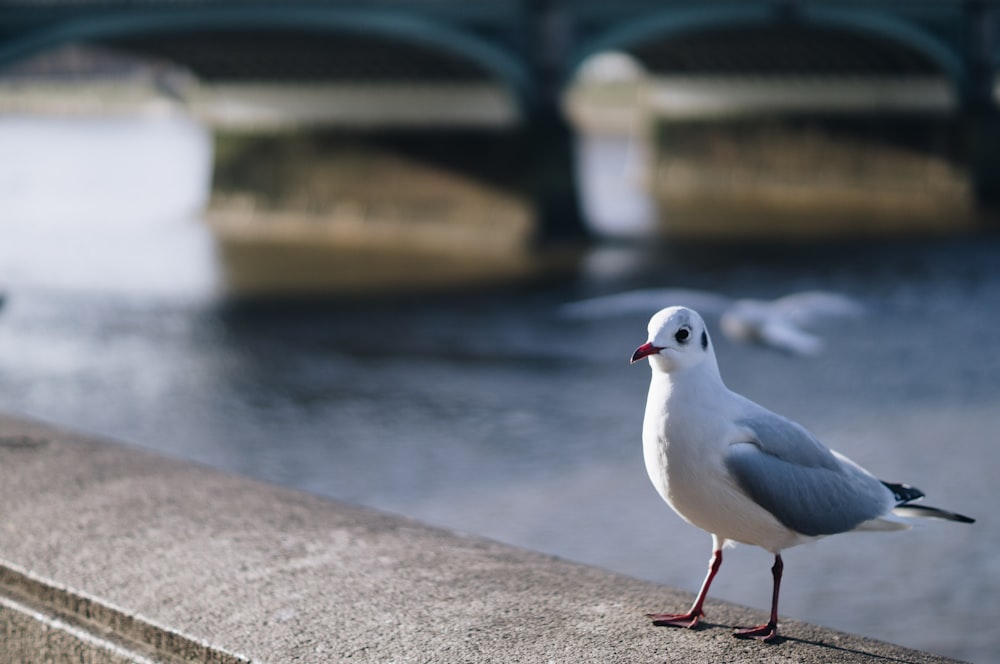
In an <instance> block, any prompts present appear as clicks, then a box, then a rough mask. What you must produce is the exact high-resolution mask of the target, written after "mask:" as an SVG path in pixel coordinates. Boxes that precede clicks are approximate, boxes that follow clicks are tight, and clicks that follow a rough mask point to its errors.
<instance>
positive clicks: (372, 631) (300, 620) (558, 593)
mask: <svg viewBox="0 0 1000 664" xmlns="http://www.w3.org/2000/svg"><path fill="white" fill-rule="evenodd" d="M0 505H2V507H0V535H2V536H0V661H5V662H6V661H17V662H20V661H24V662H31V661H51V662H62V661H73V662H128V661H137V662H149V661H154V662H175V661H199V662H218V663H220V664H229V663H231V662H244V661H254V662H342V661H343V662H574V663H577V662H601V663H611V662H692V663H698V662H713V663H718V662H751V661H752V662H775V663H780V662H805V663H809V662H914V663H916V662H946V661H950V660H946V659H944V658H941V657H936V656H933V655H928V654H925V653H921V652H916V651H912V650H908V649H905V648H901V647H898V646H894V645H890V644H886V643H881V642H877V641H872V640H870V639H865V638H861V637H857V636H851V635H848V634H842V633H838V632H834V631H831V630H827V629H824V628H821V627H817V626H814V625H808V624H805V623H801V622H797V621H794V620H783V621H782V629H783V634H784V638H782V639H781V640H780V642H778V643H776V644H774V645H765V644H761V643H757V642H747V641H739V640H736V639H733V638H732V636H731V631H732V627H733V626H737V625H748V624H754V623H758V622H762V621H763V620H764V618H765V616H763V615H760V614H759V613H758V612H755V611H752V610H749V609H744V608H741V607H738V606H733V605H730V604H726V603H723V602H717V601H709V603H708V605H707V607H706V612H707V620H708V623H707V625H706V626H705V627H704V628H701V629H697V630H684V629H671V628H657V627H653V626H651V625H650V624H649V621H648V620H647V619H646V618H645V617H644V613H646V612H647V611H652V610H658V611H663V610H672V609H678V608H683V607H685V606H686V605H687V604H688V603H689V602H690V601H691V596H690V595H689V594H687V593H681V592H679V591H676V590H672V589H670V588H666V587H663V586H659V585H656V584H652V583H646V582H642V581H638V580H635V579H631V578H628V577H624V576H621V575H617V574H612V573H610V572H606V571H603V570H599V569H594V568H591V567H586V566H582V565H578V564H574V563H570V562H567V561H565V560H560V559H557V558H553V557H550V556H545V555H541V554H538V553H533V552H530V551H524V550H520V549H516V548H512V547H509V546H505V545H502V544H499V543H496V542H492V541H488V540H484V539H481V538H477V537H469V536H463V535H460V534H456V533H451V532H446V531H442V530H438V529H433V528H429V527H426V526H423V525H421V524H419V523H416V522H414V521H410V520H407V519H404V518H399V517H396V516H390V515H386V514H382V513H378V512H375V511H371V510H366V509H362V508H358V507H354V506H349V505H344V504H341V503H336V502H332V501H329V500H325V499H322V498H319V497H315V496H311V495H307V494H303V493H299V492H296V491H292V490H288V489H285V488H281V487H277V486H273V485H269V484H265V483H261V482H257V481H253V480H249V479H246V478H242V477H238V476H234V475H230V474H226V473H222V472H219V471H216V470H211V469H207V468H204V467H201V466H197V465H193V464H190V463H187V462H181V461H177V460H172V459H167V458H163V457H160V456H156V455H154V454H151V453H149V452H145V451H140V450H138V449H134V448H130V447H127V446H125V445H120V444H115V443H109V442H103V441H97V440H93V439H91V438H88V437H85V436H81V435H78V434H74V433H70V432H67V431H63V430H59V429H56V428H53V427H50V426H47V425H43V424H39V423H36V422H29V421H25V420H21V419H17V418H12V417H5V416H0ZM593 536H594V537H600V536H601V534H600V533H594V534H593Z"/></svg>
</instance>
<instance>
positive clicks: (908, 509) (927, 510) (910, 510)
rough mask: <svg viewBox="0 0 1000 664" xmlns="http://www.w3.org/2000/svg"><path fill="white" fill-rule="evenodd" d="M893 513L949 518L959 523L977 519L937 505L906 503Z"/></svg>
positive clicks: (971, 521)
mask: <svg viewBox="0 0 1000 664" xmlns="http://www.w3.org/2000/svg"><path fill="white" fill-rule="evenodd" d="M892 513H893V514H896V515H899V516H919V517H931V518H935V519H947V520H948V521H958V522H959V523H975V522H976V520H975V519H973V518H971V517H968V516H965V515H964V514H959V513H958V512H949V511H948V510H943V509H939V508H937V507H931V506H929V505H910V504H904V505H899V506H898V507H896V508H895V509H894V510H892Z"/></svg>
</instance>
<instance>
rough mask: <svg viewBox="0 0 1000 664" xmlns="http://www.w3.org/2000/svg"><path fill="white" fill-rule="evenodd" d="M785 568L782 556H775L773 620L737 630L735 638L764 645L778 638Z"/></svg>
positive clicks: (772, 569) (772, 596)
mask: <svg viewBox="0 0 1000 664" xmlns="http://www.w3.org/2000/svg"><path fill="white" fill-rule="evenodd" d="M784 568H785V565H784V563H782V562H781V554H777V553H776V554H774V566H773V567H772V568H771V575H772V576H773V577H774V592H773V593H772V594H771V619H770V620H768V621H767V624H765V625H757V626H756V627H750V628H747V629H740V630H737V631H736V632H734V633H733V636H735V637H736V638H738V639H757V640H759V641H763V642H764V643H770V642H771V641H773V640H775V639H776V638H778V589H779V588H780V587H781V571H782V570H783V569H784Z"/></svg>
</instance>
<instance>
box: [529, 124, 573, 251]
mask: <svg viewBox="0 0 1000 664" xmlns="http://www.w3.org/2000/svg"><path fill="white" fill-rule="evenodd" d="M523 159H524V162H525V166H526V169H525V175H526V176H527V189H528V192H527V193H528V195H529V196H530V197H531V200H532V201H533V203H534V206H535V211H536V215H537V220H538V232H539V240H541V241H542V242H547V241H561V240H568V239H579V238H582V237H584V236H585V235H586V230H585V227H584V224H583V218H582V214H581V212H580V202H579V196H578V189H577V186H578V185H577V179H576V166H575V157H574V134H573V130H572V128H571V127H570V126H569V124H568V123H567V122H566V119H565V117H563V115H562V113H561V112H560V111H559V110H558V109H556V108H554V107H548V105H546V106H545V107H543V108H539V109H537V110H536V111H535V112H534V113H533V114H532V115H531V116H529V117H528V119H527V126H526V127H525V129H524V152H523Z"/></svg>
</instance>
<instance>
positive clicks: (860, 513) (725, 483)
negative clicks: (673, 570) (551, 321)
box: [632, 306, 974, 642]
mask: <svg viewBox="0 0 1000 664" xmlns="http://www.w3.org/2000/svg"><path fill="white" fill-rule="evenodd" d="M643 358H648V360H649V365H650V367H651V369H652V380H651V382H650V386H649V395H648V398H647V402H646V414H645V419H644V420H643V427H642V449H643V457H644V460H645V464H646V472H647V473H648V474H649V479H650V481H652V483H653V486H654V487H655V488H656V490H657V492H658V493H659V494H660V496H661V497H662V498H663V499H664V500H665V501H666V502H667V504H669V505H670V507H672V508H673V510H674V511H675V512H676V513H677V514H678V515H679V516H680V517H681V518H682V519H684V520H685V521H687V522H688V523H690V524H692V525H695V526H697V527H699V528H701V529H702V530H705V531H707V532H708V533H710V534H711V535H712V557H711V559H710V562H709V568H708V575H707V576H706V577H705V580H704V582H703V583H702V586H701V590H700V591H699V592H698V595H697V598H696V599H695V601H694V604H693V605H692V606H691V608H690V610H688V612H687V613H657V614H649V616H648V617H650V618H652V620H653V624H654V625H661V626H671V627H695V626H697V625H698V621H699V619H700V618H701V617H702V616H703V615H704V612H703V611H702V606H703V604H704V602H705V597H706V595H707V594H708V589H709V586H710V585H711V584H712V580H713V579H714V578H715V575H716V574H717V573H718V571H719V567H720V566H721V565H722V550H723V548H725V547H726V546H727V545H730V544H733V543H736V542H740V543H744V544H752V545H756V546H759V547H762V548H763V549H765V550H767V551H769V552H770V553H772V554H774V566H773V567H772V568H771V574H772V577H773V580H774V589H773V593H772V596H771V615H770V620H769V621H768V622H767V623H766V624H763V625H758V626H756V627H750V628H746V629H739V630H737V631H736V632H735V633H734V636H736V637H738V638H753V639H758V640H761V641H765V642H771V641H774V639H776V638H777V636H778V590H779V587H780V585H781V573H782V569H783V567H784V564H783V563H782V560H781V552H782V551H783V550H784V549H787V548H788V547H792V546H796V545H799V544H803V543H806V542H810V541H814V540H816V539H818V538H821V537H824V536H826V535H834V534H836V533H843V532H848V531H852V530H869V531H877V530H903V529H906V528H908V527H909V525H908V524H907V522H906V521H905V520H903V519H900V518H899V517H908V516H922V517H937V518H942V519H947V520H950V521H958V522H962V523H973V522H974V520H973V519H970V518H969V517H967V516H963V515H961V514H956V513H954V512H948V511H946V510H942V509H938V508H936V507H928V506H925V505H917V504H914V503H915V501H917V500H919V499H920V498H922V497H923V495H924V494H923V493H922V492H921V491H920V490H919V489H916V488H914V487H911V486H908V485H906V484H894V483H889V482H883V481H881V480H879V479H877V478H876V477H875V476H874V475H872V474H871V473H869V472H868V471H867V470H865V469H864V468H862V467H861V466H859V465H858V464H856V463H854V462H853V461H851V460H850V459H848V458H847V457H845V456H844V455H842V454H840V453H838V452H835V451H833V450H830V449H829V448H827V447H826V446H824V445H823V444H822V443H820V442H819V441H818V440H817V439H816V438H815V437H813V435H812V434H810V433H809V432H808V431H806V429H805V428H803V427H802V426H801V425H799V424H797V423H795V422H793V421H792V420H789V419H787V418H785V417H782V416H781V415H778V414H776V413H773V412H771V411H769V410H767V409H766V408H764V407H762V406H759V405H758V404H756V403H754V402H753V401H751V400H750V399H747V398H746V397H743V396H741V395H739V394H736V393H735V392H732V391H730V390H729V389H728V388H727V387H726V385H725V384H724V383H723V382H722V377H721V375H720V373H719V365H718V363H717V361H716V358H715V350H714V348H713V346H712V341H711V339H710V337H709V334H708V331H707V330H706V329H705V323H704V321H703V320H702V318H701V316H700V315H699V314H698V313H697V312H696V311H694V310H693V309H689V308H687V307H678V306H675V307H669V308H667V309H663V310H662V311H659V312H658V313H656V314H655V315H654V316H653V317H652V318H651V319H650V321H649V337H648V340H647V341H646V343H644V344H642V345H641V346H639V347H638V348H637V349H636V350H635V352H634V353H633V354H632V363H633V364H634V363H636V362H638V361H639V360H641V359H643Z"/></svg>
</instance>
